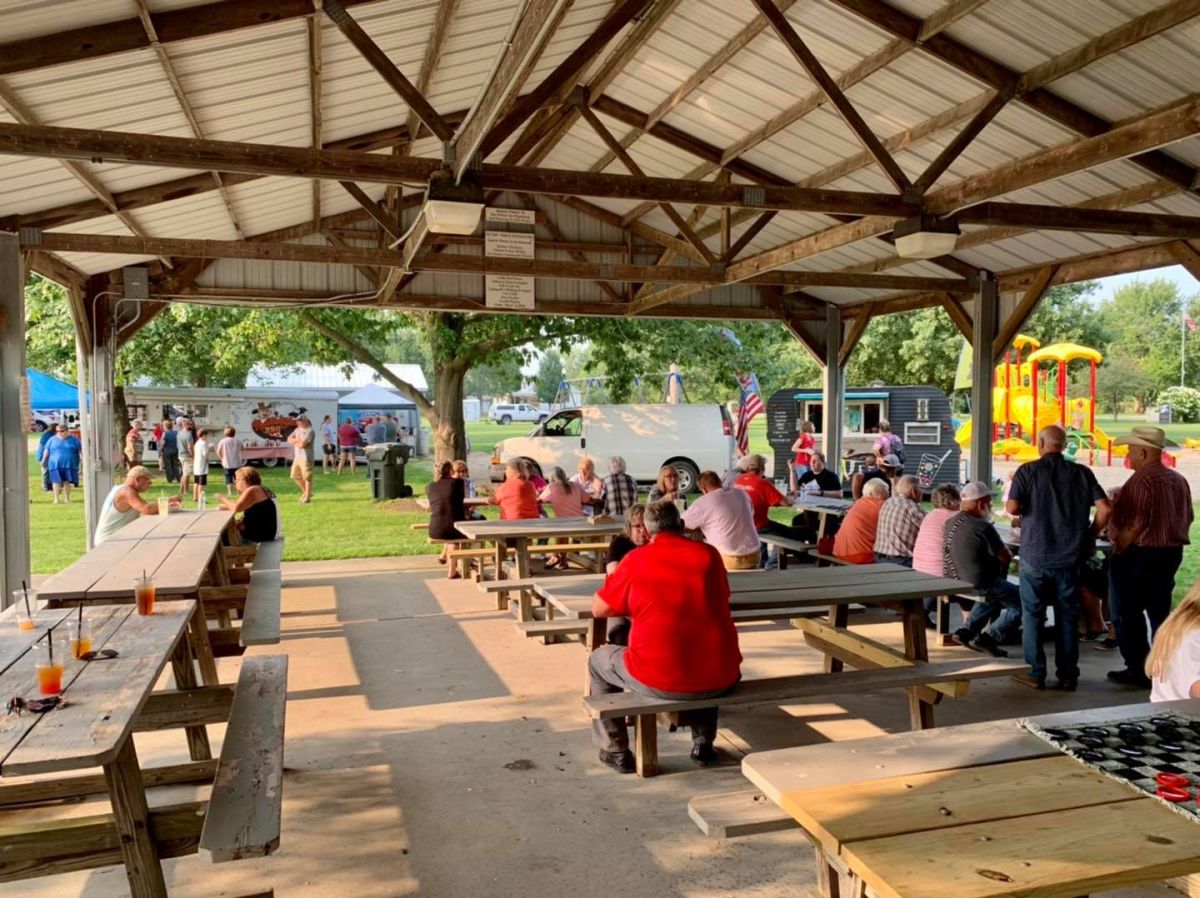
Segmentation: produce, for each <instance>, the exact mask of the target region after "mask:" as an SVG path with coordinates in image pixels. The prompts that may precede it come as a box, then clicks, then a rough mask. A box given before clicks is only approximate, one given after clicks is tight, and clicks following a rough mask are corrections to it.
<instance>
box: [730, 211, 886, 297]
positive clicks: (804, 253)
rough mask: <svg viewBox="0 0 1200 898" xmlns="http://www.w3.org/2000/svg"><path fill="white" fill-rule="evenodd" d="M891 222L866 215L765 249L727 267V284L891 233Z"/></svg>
mask: <svg viewBox="0 0 1200 898" xmlns="http://www.w3.org/2000/svg"><path fill="white" fill-rule="evenodd" d="M894 223H895V219H894V218H882V217H879V216H866V217H864V218H860V219H859V220H858V221H853V222H847V223H846V224H839V225H834V226H833V227H831V228H827V229H825V230H824V231H818V232H817V233H815V234H809V235H807V236H805V237H801V238H800V239H798V240H793V241H790V242H789V243H784V244H781V245H780V246H777V247H774V248H772V249H768V250H764V251H763V252H761V253H758V254H756V255H753V256H750V257H749V258H746V259H743V260H742V261H741V262H735V263H734V264H733V265H730V266H729V271H728V274H729V280H730V282H736V281H743V280H746V279H747V278H751V277H754V276H755V275H759V274H763V273H764V272H767V271H772V270H774V269H776V268H780V267H782V266H784V265H787V264H788V263H790V262H795V261H798V260H800V259H804V258H807V257H809V256H815V255H818V254H820V253H823V252H828V251H829V250H831V249H837V248H838V247H840V246H848V245H849V244H851V243H857V242H858V241H859V240H865V239H866V238H868V237H874V236H876V235H878V234H883V233H885V232H887V231H890V230H891V229H892V225H893V224H894Z"/></svg>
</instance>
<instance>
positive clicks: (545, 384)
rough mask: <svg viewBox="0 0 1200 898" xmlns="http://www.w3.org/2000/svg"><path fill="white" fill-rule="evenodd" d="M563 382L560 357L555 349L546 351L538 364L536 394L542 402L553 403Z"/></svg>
mask: <svg viewBox="0 0 1200 898" xmlns="http://www.w3.org/2000/svg"><path fill="white" fill-rule="evenodd" d="M562 380H563V362H562V356H561V355H559V353H558V350H556V349H547V350H546V351H545V352H544V353H542V358H541V360H540V361H539V362H538V371H537V382H536V385H537V394H538V399H540V400H541V401H542V402H553V401H554V397H556V396H557V395H558V386H559V384H561V383H562Z"/></svg>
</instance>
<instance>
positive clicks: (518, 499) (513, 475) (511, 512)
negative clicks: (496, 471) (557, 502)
mask: <svg viewBox="0 0 1200 898" xmlns="http://www.w3.org/2000/svg"><path fill="white" fill-rule="evenodd" d="M488 504H489V505H499V506H500V520H502V521H518V520H523V519H527V518H536V517H539V515H538V499H537V490H535V489H534V488H533V484H532V483H530V482H529V481H528V480H526V479H525V478H524V477H523V476H522V474H521V463H520V462H518V461H515V460H514V461H510V462H509V463H508V464H507V465H505V467H504V482H503V483H502V484H500V485H499V486H498V487H496V489H494V490H493V491H492V494H491V495H490V496H488Z"/></svg>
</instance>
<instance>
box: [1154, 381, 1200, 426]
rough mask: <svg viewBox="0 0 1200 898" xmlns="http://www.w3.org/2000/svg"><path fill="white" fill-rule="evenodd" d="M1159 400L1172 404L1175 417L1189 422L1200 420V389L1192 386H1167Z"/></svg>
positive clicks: (1160, 394)
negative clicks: (1194, 388)
mask: <svg viewBox="0 0 1200 898" xmlns="http://www.w3.org/2000/svg"><path fill="white" fill-rule="evenodd" d="M1158 401H1159V402H1163V403H1166V404H1167V405H1170V406H1171V409H1172V413H1173V419H1174V420H1175V421H1182V422H1184V423H1187V424H1194V423H1195V422H1197V421H1200V390H1193V389H1192V388H1191V387H1167V388H1166V389H1165V390H1163V391H1162V392H1161V393H1159V394H1158Z"/></svg>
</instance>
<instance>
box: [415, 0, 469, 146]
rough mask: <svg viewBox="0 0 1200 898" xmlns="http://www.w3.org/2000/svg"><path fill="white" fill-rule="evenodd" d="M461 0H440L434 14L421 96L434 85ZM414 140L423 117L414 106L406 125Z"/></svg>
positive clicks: (419, 79) (420, 84)
mask: <svg viewBox="0 0 1200 898" xmlns="http://www.w3.org/2000/svg"><path fill="white" fill-rule="evenodd" d="M460 2H461V0H439V2H438V8H437V12H436V13H434V15H433V34H432V35H430V38H429V43H427V44H426V45H425V58H424V59H422V60H421V71H420V72H419V73H418V74H417V92H418V93H420V94H421V96H425V95H426V94H428V93H429V88H430V87H431V86H432V85H433V74H434V72H436V71H437V67H438V63H439V62H441V59H442V51H443V50H445V49H446V38H447V36H448V35H449V34H450V25H451V23H453V21H454V14H455V13H456V12H457V11H458V4H459V3H460ZM405 127H406V128H407V130H408V133H409V135H410V137H409V140H410V141H414V140H416V139H417V138H418V137H420V136H421V119H420V117H419V116H418V115H417V111H416V110H415V109H413V108H412V107H410V108H409V110H408V122H407V123H406V126H405Z"/></svg>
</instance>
